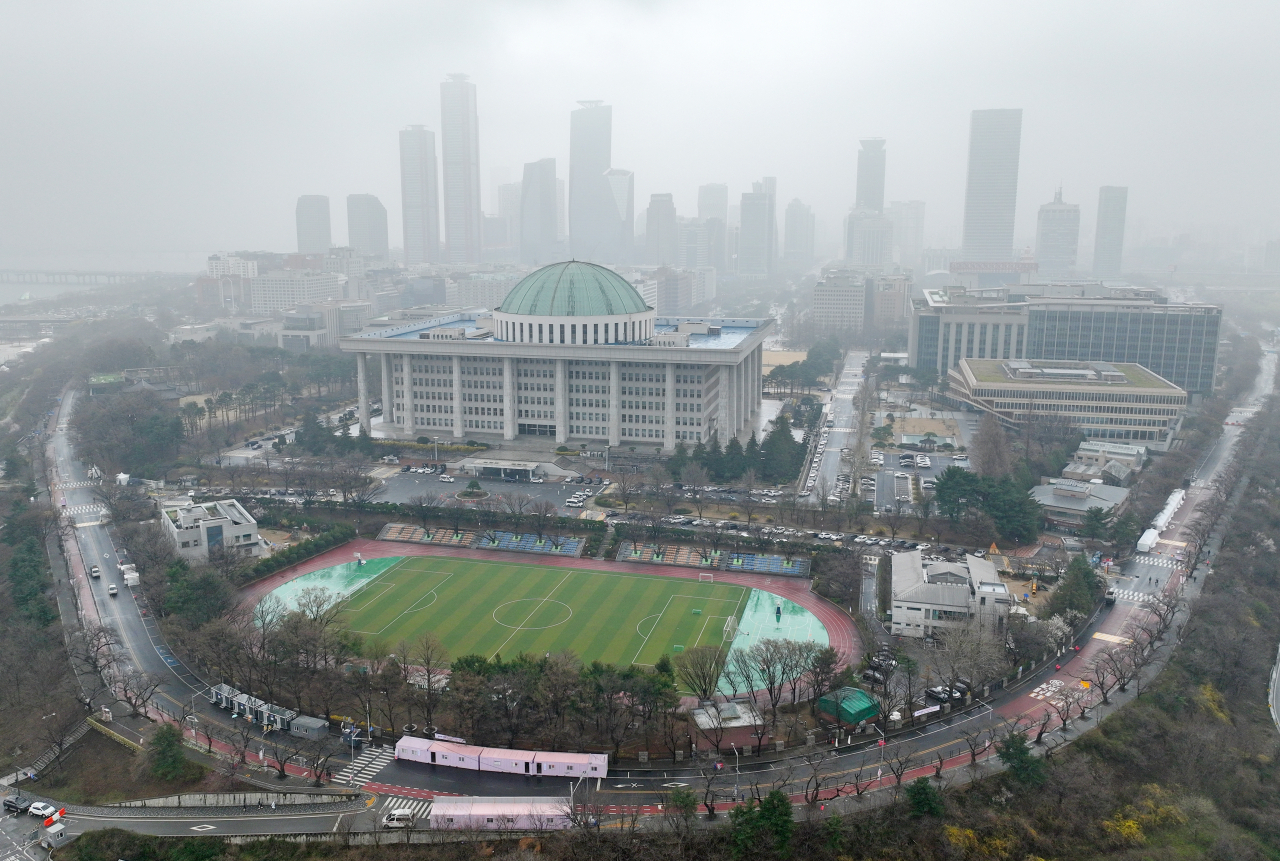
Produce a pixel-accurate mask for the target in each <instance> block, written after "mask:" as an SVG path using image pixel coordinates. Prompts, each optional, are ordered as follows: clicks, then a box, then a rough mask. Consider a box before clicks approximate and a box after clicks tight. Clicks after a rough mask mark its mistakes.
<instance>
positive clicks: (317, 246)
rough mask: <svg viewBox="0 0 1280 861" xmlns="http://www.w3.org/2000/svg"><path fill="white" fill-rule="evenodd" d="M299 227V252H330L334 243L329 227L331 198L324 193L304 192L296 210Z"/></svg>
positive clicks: (295, 216) (295, 215)
mask: <svg viewBox="0 0 1280 861" xmlns="http://www.w3.org/2000/svg"><path fill="white" fill-rule="evenodd" d="M294 218H295V220H296V221H297V227H298V253H299V254H328V253H329V248H330V246H332V245H333V232H332V230H330V227H329V198H327V197H325V196H324V195H323V194H304V195H302V197H299V198H298V205H297V207H296V209H295V210H294Z"/></svg>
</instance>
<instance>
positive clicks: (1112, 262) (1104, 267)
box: [1093, 185, 1129, 278]
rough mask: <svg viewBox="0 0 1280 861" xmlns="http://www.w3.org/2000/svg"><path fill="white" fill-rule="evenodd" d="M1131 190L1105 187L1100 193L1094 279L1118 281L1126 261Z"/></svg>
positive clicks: (1094, 241) (1122, 187)
mask: <svg viewBox="0 0 1280 861" xmlns="http://www.w3.org/2000/svg"><path fill="white" fill-rule="evenodd" d="M1128 206H1129V189H1128V188H1125V187H1124V186H1115V185H1104V186H1103V187H1102V188H1100V189H1098V228H1097V232H1096V233H1095V234H1094V240H1093V277H1095V278H1114V277H1115V276H1117V275H1119V274H1120V272H1121V269H1120V265H1121V262H1122V259H1123V257H1124V220H1125V212H1126V210H1127V209H1128Z"/></svg>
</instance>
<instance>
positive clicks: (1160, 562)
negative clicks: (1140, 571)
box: [1133, 556, 1179, 568]
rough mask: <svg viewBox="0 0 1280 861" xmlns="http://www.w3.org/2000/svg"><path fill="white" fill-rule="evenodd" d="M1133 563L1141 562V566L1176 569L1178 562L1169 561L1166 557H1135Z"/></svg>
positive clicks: (1174, 560)
mask: <svg viewBox="0 0 1280 861" xmlns="http://www.w3.org/2000/svg"><path fill="white" fill-rule="evenodd" d="M1133 558H1134V561H1136V562H1141V563H1142V564H1143V565H1157V566H1159V567H1161V568H1176V567H1178V564H1179V563H1178V561H1177V560H1176V559H1170V558H1169V557H1167V556H1135V557H1133Z"/></svg>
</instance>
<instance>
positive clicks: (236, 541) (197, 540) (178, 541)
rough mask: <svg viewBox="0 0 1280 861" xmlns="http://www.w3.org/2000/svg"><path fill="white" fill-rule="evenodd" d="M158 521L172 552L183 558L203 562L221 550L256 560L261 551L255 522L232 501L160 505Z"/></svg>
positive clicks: (237, 503)
mask: <svg viewBox="0 0 1280 861" xmlns="http://www.w3.org/2000/svg"><path fill="white" fill-rule="evenodd" d="M160 522H161V523H162V524H164V528H165V532H166V533H167V534H168V536H169V540H170V541H172V542H173V549H174V550H175V551H177V553H178V555H179V556H180V557H182V558H183V559H186V560H188V561H191V562H198V563H207V562H208V561H209V553H210V551H225V552H229V553H234V554H236V555H237V556H243V557H246V558H254V559H256V558H257V557H259V556H263V555H264V554H265V551H264V550H263V547H262V540H261V538H260V537H259V535H258V521H256V520H254V519H253V516H252V515H250V514H249V512H247V511H245V509H244V506H242V505H241V504H240V503H239V502H237V501H236V500H234V499H218V500H215V501H213V502H203V503H200V504H199V505H193V504H192V503H191V502H190V501H189V500H183V501H181V502H176V503H172V504H171V503H168V502H166V503H164V504H163V505H162V506H161V516H160Z"/></svg>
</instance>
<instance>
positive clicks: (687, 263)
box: [676, 218, 711, 269]
mask: <svg viewBox="0 0 1280 861" xmlns="http://www.w3.org/2000/svg"><path fill="white" fill-rule="evenodd" d="M676 231H677V234H678V238H677V249H676V265H677V266H679V267H681V268H682V269H697V268H698V267H699V266H707V265H709V264H710V259H711V244H710V236H711V233H710V231H709V230H708V227H707V223H706V222H705V221H703V220H702V219H701V218H679V219H677V224H676Z"/></svg>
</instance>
